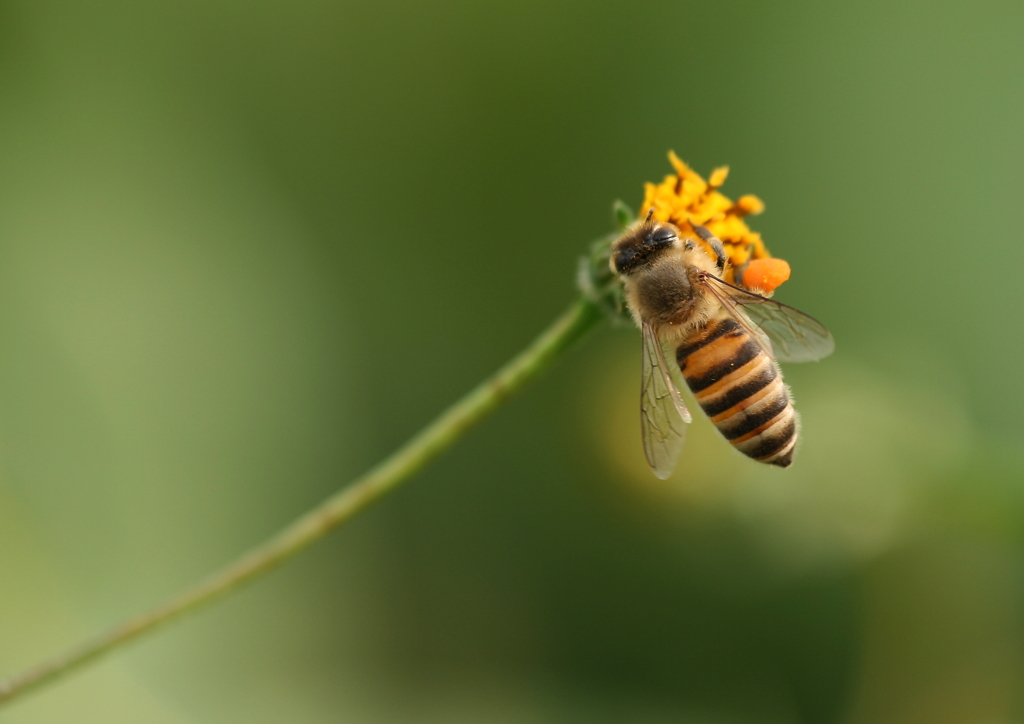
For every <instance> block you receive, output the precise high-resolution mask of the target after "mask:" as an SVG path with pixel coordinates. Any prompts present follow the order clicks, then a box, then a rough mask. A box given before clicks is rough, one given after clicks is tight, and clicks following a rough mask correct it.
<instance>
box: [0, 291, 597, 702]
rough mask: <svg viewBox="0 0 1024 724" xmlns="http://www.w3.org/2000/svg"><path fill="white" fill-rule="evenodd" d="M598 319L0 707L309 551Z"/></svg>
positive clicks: (518, 360)
mask: <svg viewBox="0 0 1024 724" xmlns="http://www.w3.org/2000/svg"><path fill="white" fill-rule="evenodd" d="M602 316H603V313H602V312H601V310H600V309H598V307H597V306H595V305H594V304H593V303H591V302H590V301H587V300H586V299H583V298H581V299H579V300H578V301H577V302H576V303H574V304H573V305H572V306H571V307H570V308H569V309H568V310H567V311H566V312H565V313H564V314H562V316H561V317H559V318H558V319H556V320H555V322H554V323H553V324H552V325H551V326H550V327H548V329H547V330H546V331H544V332H543V333H542V334H541V335H540V336H539V337H537V339H535V340H534V341H533V343H532V344H530V346H529V347H527V348H526V349H525V350H523V351H522V352H520V353H519V354H518V355H517V356H516V357H514V358H513V359H512V360H511V361H509V362H508V363H507V364H506V365H505V366H504V367H502V368H501V369H499V370H498V371H497V372H496V373H495V374H494V375H493V376H492V377H490V378H489V379H487V380H485V381H484V382H482V383H481V384H480V385H478V386H477V387H476V388H475V389H473V390H471V391H470V392H469V393H468V394H467V395H466V396H465V397H463V398H462V399H461V400H459V401H458V402H456V403H455V404H454V405H452V406H451V407H449V408H448V409H447V410H445V411H444V412H443V413H441V415H440V417H438V418H437V419H435V420H434V421H433V422H432V423H430V424H429V425H427V426H426V427H425V428H423V429H422V430H421V431H420V432H419V433H417V434H416V435H415V436H414V437H413V438H412V439H411V440H409V441H408V442H407V443H406V444H405V445H403V446H402V447H401V448H399V449H398V450H396V451H395V452H394V453H392V454H391V455H390V456H388V457H387V458H385V459H384V460H383V461H381V462H380V463H379V464H377V465H376V466H375V467H374V468H372V469H371V470H370V471H369V472H367V473H366V474H364V475H363V476H362V477H360V478H358V479H357V480H355V481H354V482H353V483H351V484H350V485H348V486H347V487H345V488H342V489H341V490H339V491H338V492H337V493H335V494H334V495H333V496H331V497H330V498H328V499H327V500H325V501H324V502H323V503H321V504H320V505H319V506H317V507H316V508H314V509H312V510H310V511H309V512H307V513H305V514H304V515H302V516H301V517H300V518H298V519H297V520H295V521H294V522H292V523H291V524H290V525H288V526H287V527H286V528H284V529H283V530H281V531H280V532H279V533H277V535H275V536H273V537H272V538H270V539H269V540H267V541H265V542H264V543H262V544H260V545H258V546H256V547H255V548H253V549H252V550H250V551H249V552H247V553H245V554H244V555H242V556H241V557H240V558H239V559H237V560H236V561H234V562H233V563H230V564H228V565H227V566H226V567H224V568H223V569H221V570H220V571H217V572H216V573H214V574H212V575H210V576H209V577H207V578H206V579H204V580H202V581H200V582H199V583H198V584H196V585H195V586H193V587H192V588H189V589H186V590H185V591H183V592H182V593H180V594H178V595H177V596H174V597H173V598H171V599H170V600H168V601H166V602H165V603H163V604H162V605H159V606H157V607H156V608H153V609H152V610H150V611H147V612H145V613H141V614H138V615H136V616H133V617H131V618H129V619H127V620H126V621H124V622H122V623H120V624H118V625H117V626H114V627H113V628H111V629H109V630H107V631H105V632H103V633H101V634H99V635H98V636H95V637H93V638H91V639H88V640H87V641H85V642H83V643H82V644H80V645H78V646H76V647H74V648H71V649H69V650H67V651H65V652H64V653H62V654H59V655H57V656H55V657H53V658H51V659H49V660H47V661H43V662H42V663H40V664H37V665H36V666H33V667H32V668H30V669H27V670H25V671H23V672H22V673H20V674H17V675H15V676H12V677H11V678H9V679H7V680H6V681H3V682H0V704H2V703H3V702H7V701H10V700H11V699H14V698H15V697H17V696H19V695H21V694H24V693H25V692H26V691H28V690H30V689H33V688H35V687H37V686H41V685H43V684H46V683H48V682H51V681H53V680H54V679H56V678H58V677H59V676H62V675H63V674H66V673H67V672H69V671H71V670H72V669H75V668H77V667H79V666H82V665H84V664H86V663H87V662H89V661H92V660H94V659H97V658H99V657H100V656H102V655H104V654H106V653H109V652H110V651H112V650H114V649H115V648H117V647H119V646H122V645H124V644H126V643H128V642H130V641H132V640H134V639H135V638H136V637H138V636H140V635H142V634H144V633H146V632H148V631H151V630H153V629H155V628H156V627H158V626H161V625H163V624H165V623H167V622H168V621H171V620H173V619H176V618H178V617H180V616H182V615H183V614H185V613H189V612H191V611H194V610H195V609H197V608H199V607H200V606H202V605H204V604H206V603H209V602H211V601H213V600H214V599H216V598H218V597H220V596H223V595H226V594H227V593H229V592H231V591H233V590H235V589H236V588H238V587H239V586H240V585H241V584H243V583H245V582H246V581H249V580H251V579H253V578H256V577H258V576H261V575H263V574H265V573H268V572H269V571H270V570H272V569H273V568H275V567H276V566H278V565H279V564H281V563H283V562H284V561H286V560H288V559H289V558H291V557H292V556H294V555H295V554H297V553H298V552H299V551H301V550H302V549H303V548H305V547H306V546H308V545H309V544H310V543H313V542H314V541H316V540H318V539H320V538H322V537H323V536H324V535H326V534H327V533H329V532H330V531H331V530H333V529H334V528H336V527H338V526H339V525H341V524H342V523H344V522H345V521H347V520H348V519H349V518H351V517H352V516H354V515H355V514H356V513H358V512H360V511H361V510H363V509H364V508H366V507H368V506H369V505H370V504H371V503H373V502H374V501H376V500H378V499H379V498H381V497H383V496H384V495H386V494H388V493H389V492H391V491H392V490H394V489H395V488H396V487H398V486H399V485H401V484H402V483H403V482H405V481H406V480H408V479H409V478H411V477H412V476H413V475H415V474H416V473H418V472H419V471H420V470H422V469H423V468H424V467H426V466H427V465H428V464H429V463H430V462H431V461H432V460H434V459H435V458H436V457H437V456H438V455H440V454H441V453H442V452H444V451H445V450H447V449H448V448H449V447H451V446H452V445H453V444H454V443H455V442H456V441H457V440H458V439H459V438H461V437H462V436H463V435H465V434H466V432H467V431H468V430H469V429H470V428H472V427H473V426H474V425H476V424H477V423H478V422H480V421H481V420H482V419H483V418H484V417H486V416H487V415H488V414H489V413H490V412H492V411H493V410H494V409H496V408H497V407H498V406H500V405H501V404H502V403H503V402H505V401H506V400H507V399H508V398H509V397H510V396H511V395H512V394H514V393H515V392H517V391H518V390H519V389H520V388H522V387H523V385H524V384H525V383H527V382H528V381H530V380H531V379H533V378H534V377H536V376H537V375H538V374H540V373H541V372H542V371H544V370H545V369H547V367H548V366H549V365H550V364H551V363H552V362H553V361H554V360H555V359H557V358H558V357H559V356H560V355H561V354H562V353H563V352H564V351H565V350H566V349H567V348H568V347H569V346H570V345H571V344H572V343H573V342H575V341H576V340H577V339H579V338H580V337H581V336H583V334H585V333H586V332H587V331H589V330H590V329H591V328H592V327H594V326H595V325H596V324H597V322H598V321H600V319H601V318H602Z"/></svg>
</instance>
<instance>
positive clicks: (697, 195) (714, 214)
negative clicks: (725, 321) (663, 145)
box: [640, 151, 789, 294]
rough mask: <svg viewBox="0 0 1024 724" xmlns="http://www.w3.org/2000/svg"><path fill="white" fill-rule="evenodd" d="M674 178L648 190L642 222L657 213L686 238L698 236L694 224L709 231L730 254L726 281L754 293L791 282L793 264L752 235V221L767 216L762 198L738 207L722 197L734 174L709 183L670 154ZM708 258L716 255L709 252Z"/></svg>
mask: <svg viewBox="0 0 1024 724" xmlns="http://www.w3.org/2000/svg"><path fill="white" fill-rule="evenodd" d="M668 160H669V163H671V164H672V168H673V169H674V170H675V173H674V174H671V175H668V176H665V178H664V180H663V181H662V182H661V183H660V184H652V183H649V184H645V186H644V203H643V205H642V206H641V207H640V215H641V217H643V216H646V215H647V212H648V211H652V210H653V214H654V218H655V219H657V220H658V221H669V222H672V223H673V224H675V225H676V226H678V227H679V229H680V230H681V231H682V232H683V233H691V234H692V233H693V224H701V225H703V226H706V227H707V228H708V230H709V231H710V232H711V233H712V234H714V235H715V236H717V237H718V238H719V239H720V240H721V242H722V247H723V248H724V249H725V255H726V257H727V259H728V264H727V266H726V270H725V280H726V281H727V282H730V283H731V284H740V285H742V286H744V287H747V288H748V289H757V290H759V291H761V292H764V293H766V294H770V293H771V292H772V291H774V289H775V288H776V287H777V286H779V285H780V284H782V283H783V282H784V281H786V280H787V279H788V278H789V264H787V263H786V262H784V261H782V260H781V259H773V258H772V256H771V254H769V253H768V250H767V249H766V248H765V245H764V241H763V240H762V239H761V235H760V234H759V233H757V232H756V231H752V230H751V229H750V227H749V226H747V223H746V217H748V216H755V215H757V214H760V213H761V212H762V211H764V202H763V201H761V199H759V198H758V197H756V196H753V195H750V194H747V195H744V196H741V197H740V198H739V199H738V200H737V201H736V202H735V203H734V202H733V201H732V200H731V199H729V198H728V197H726V196H724V195H723V194H721V193H720V192H719V191H718V187H719V186H721V185H722V184H723V183H725V180H726V178H727V177H728V174H729V168H728V167H727V166H723V167H721V168H718V169H715V171H714V172H713V173H712V174H711V176H710V177H709V179H708V180H707V181H705V180H704V179H703V177H701V175H700V174H698V173H697V172H696V171H694V170H693V169H691V168H690V167H689V166H687V165H686V164H685V163H684V162H683V161H682V160H681V159H680V158H679V157H678V156H676V154H675V152H673V151H669V154H668ZM708 253H709V254H712V253H713V252H712V250H711V249H710V248H708Z"/></svg>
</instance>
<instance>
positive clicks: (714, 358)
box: [676, 315, 797, 468]
mask: <svg viewBox="0 0 1024 724" xmlns="http://www.w3.org/2000/svg"><path fill="white" fill-rule="evenodd" d="M676 360H677V361H678V362H679V369H680V370H682V373H683V378H684V379H685V380H686V384H688V385H689V386H690V390H692V391H693V394H694V397H696V398H697V402H698V403H700V406H701V408H703V410H704V412H705V413H707V415H708V417H710V418H711V421H712V422H713V423H715V426H716V427H717V428H718V430H719V432H721V433H722V434H723V435H724V436H725V438H726V439H727V440H728V441H729V442H730V443H732V444H733V445H734V446H735V447H736V449H737V450H739V451H740V452H741V453H743V454H744V455H747V456H749V457H752V458H754V459H755V460H759V461H761V462H763V463H768V464H770V465H778V466H779V467H783V468H785V467H789V465H790V464H792V462H793V449H794V448H795V447H796V440H797V415H796V411H795V410H794V409H793V404H792V402H791V401H790V399H789V391H788V390H787V388H786V385H785V384H784V383H783V382H782V373H781V372H780V371H779V366H778V365H777V364H776V363H775V361H774V360H773V359H772V358H771V357H769V356H768V355H767V354H765V352H764V350H762V349H761V347H760V345H758V344H757V342H755V341H754V340H753V339H752V338H751V337H750V335H749V334H748V333H747V332H746V330H744V329H743V327H741V326H740V325H739V324H738V323H737V322H736V320H734V319H733V318H732V317H729V316H724V315H723V316H721V317H718V318H715V319H712V320H711V321H710V322H708V323H707V324H706V325H705V326H704V327H703V328H701V329H699V330H698V331H697V332H696V334H694V336H693V337H691V338H690V339H688V340H686V341H685V342H683V344H681V345H680V346H679V348H678V349H677V350H676Z"/></svg>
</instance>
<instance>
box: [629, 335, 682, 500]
mask: <svg viewBox="0 0 1024 724" xmlns="http://www.w3.org/2000/svg"><path fill="white" fill-rule="evenodd" d="M641 334H642V336H643V340H644V345H643V349H644V351H643V374H642V376H641V381H640V432H641V435H642V437H643V442H644V455H646V456H647V463H648V464H649V465H650V466H651V469H652V470H653V471H654V474H655V475H657V476H658V477H659V478H661V479H662V480H664V479H665V478H667V477H668V476H669V475H671V474H672V469H673V468H675V466H676V460H677V459H678V458H679V451H680V450H682V449H683V438H684V437H685V435H686V425H685V423H688V422H691V421H692V420H693V418H692V417H691V416H690V411H689V410H687V409H686V405H684V404H683V398H682V396H681V395H680V394H679V390H677V389H676V385H675V383H674V382H673V381H672V377H671V375H670V374H669V371H668V365H667V364H666V363H665V353H664V352H663V351H662V349H661V342H660V341H659V340H658V337H657V335H656V334H655V333H654V330H653V329H651V327H650V325H647V324H644V325H642V327H641Z"/></svg>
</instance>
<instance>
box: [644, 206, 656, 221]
mask: <svg viewBox="0 0 1024 724" xmlns="http://www.w3.org/2000/svg"><path fill="white" fill-rule="evenodd" d="M652 216H654V207H653V206H652V207H651V208H650V209H648V211H647V218H646V219H644V223H645V224H646V223H647V222H648V221H650V220H651V217H652Z"/></svg>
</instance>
